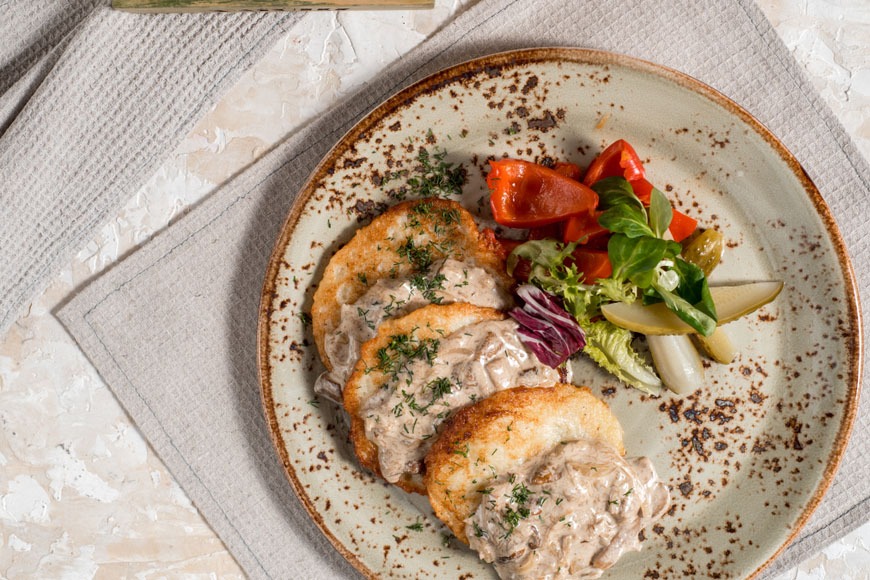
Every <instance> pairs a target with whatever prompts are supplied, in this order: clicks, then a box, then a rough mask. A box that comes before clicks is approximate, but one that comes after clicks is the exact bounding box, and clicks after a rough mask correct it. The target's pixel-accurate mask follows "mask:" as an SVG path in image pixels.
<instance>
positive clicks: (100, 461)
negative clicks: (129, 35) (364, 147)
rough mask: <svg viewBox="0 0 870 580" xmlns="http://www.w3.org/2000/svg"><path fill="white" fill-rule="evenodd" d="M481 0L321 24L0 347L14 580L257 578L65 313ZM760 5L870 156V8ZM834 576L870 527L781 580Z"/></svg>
mask: <svg viewBox="0 0 870 580" xmlns="http://www.w3.org/2000/svg"><path fill="white" fill-rule="evenodd" d="M472 1H473V0H437V1H436V8H435V9H434V10H431V11H415V12H408V11H402V12H337V13H336V12H317V13H313V14H312V15H311V17H310V18H307V19H306V20H305V21H304V22H303V23H301V24H300V25H298V26H297V27H296V28H294V29H293V30H291V31H290V33H288V34H287V35H286V36H285V38H283V39H282V40H281V41H280V42H278V43H277V45H276V46H275V47H274V48H273V49H272V50H271V51H270V52H269V54H268V55H267V56H266V57H265V58H264V59H263V60H262V61H261V62H260V63H258V64H257V65H256V66H255V67H253V68H252V69H251V70H250V71H248V72H247V73H246V74H245V75H244V77H243V78H242V80H241V81H240V82H239V83H238V84H237V86H236V87H234V88H233V89H232V90H231V91H230V92H229V93H228V94H227V95H225V97H224V98H223V99H222V100H221V101H220V102H219V103H218V104H217V105H215V107H214V108H213V110H212V111H211V112H210V113H209V114H208V115H207V116H206V117H205V118H203V119H202V120H201V121H200V123H199V124H198V125H197V127H196V128H195V129H194V130H193V131H192V132H191V134H190V135H188V136H187V138H186V139H185V140H184V142H183V143H182V145H181V146H180V147H179V149H178V150H177V151H176V152H175V153H174V154H173V155H172V156H170V157H169V159H167V161H166V162H165V163H164V165H163V166H162V167H161V168H160V169H159V170H158V171H157V172H156V174H155V175H154V176H153V177H152V178H151V179H150V180H149V181H148V183H147V184H146V185H145V186H144V187H143V188H142V189H141V190H140V191H139V192H138V193H137V194H136V195H135V196H134V198H133V199H131V200H130V201H129V203H128V204H127V205H126V206H125V207H124V208H123V210H122V211H121V212H120V213H119V214H118V215H117V216H116V217H115V218H114V219H112V220H111V221H110V222H109V223H107V224H106V225H105V226H104V227H103V229H102V230H101V231H100V233H99V234H98V235H97V236H96V237H95V238H94V239H93V240H92V241H91V242H90V243H89V244H88V245H87V246H86V247H85V248H83V249H82V250H81V252H80V253H79V254H78V256H77V257H76V258H75V259H74V260H73V261H72V263H70V264H69V265H68V266H67V268H66V269H65V270H64V272H63V273H62V274H61V275H59V276H58V277H57V279H56V280H55V281H54V282H53V284H52V285H51V286H50V288H49V289H48V290H47V291H46V292H45V293H44V294H43V295H42V296H40V297H39V298H38V299H36V300H35V301H34V303H33V304H32V305H31V307H30V310H29V313H28V314H27V315H26V316H24V317H22V318H21V319H20V320H18V322H17V323H16V324H15V325H14V327H13V328H12V330H11V331H10V333H9V334H8V335H7V336H6V337H5V338H4V339H2V340H0V578H10V579H12V578H70V579H79V578H137V579H151V578H164V577H173V578H241V577H242V576H243V574H242V572H241V571H240V569H239V568H238V566H237V565H236V563H235V562H234V560H233V558H232V556H230V554H229V553H228V552H227V551H226V550H225V548H224V547H223V545H222V544H221V542H220V540H218V538H217V537H216V536H215V535H214V533H213V532H212V531H211V530H210V529H209V527H208V526H207V525H206V524H205V523H204V522H203V520H202V519H201V517H200V516H199V514H198V513H197V511H196V509H195V508H194V507H193V506H192V505H191V503H190V501H189V499H188V498H187V496H186V495H185V494H184V492H183V491H182V490H181V489H180V488H179V487H178V486H177V485H176V484H175V482H174V481H173V479H172V477H171V475H170V474H169V473H168V472H167V471H166V469H165V467H164V466H163V464H162V463H161V462H160V460H159V459H158V458H157V457H156V456H155V455H154V453H153V452H152V450H151V449H150V448H149V447H148V445H147V443H146V442H145V441H144V440H143V439H142V437H141V435H140V434H139V432H138V430H137V429H136V427H135V426H134V425H133V424H132V423H131V422H130V420H129V418H128V417H127V416H126V415H125V413H124V411H123V410H122V409H121V407H120V406H119V405H118V403H117V401H116V400H115V398H114V397H113V395H112V393H111V391H110V390H109V389H108V387H107V386H106V385H105V384H104V383H103V382H102V380H101V379H100V377H99V376H98V375H97V373H96V372H95V371H94V369H93V368H92V367H91V366H90V364H89V363H88V361H87V359H86V358H85V357H84V355H83V354H82V353H81V352H80V351H79V349H78V348H77V346H76V344H75V343H74V342H73V341H72V339H71V338H70V337H69V336H68V335H67V334H66V333H65V331H64V330H63V328H62V327H61V326H60V324H59V323H58V322H57V321H56V320H55V319H54V318H53V317H52V316H51V313H50V312H51V309H52V308H53V307H54V306H55V305H57V304H58V303H59V302H60V301H61V300H62V299H63V298H64V297H65V296H67V295H68V294H69V293H70V292H71V290H72V289H73V288H74V287H75V286H77V285H78V284H80V283H82V282H84V281H86V280H87V279H89V278H91V277H92V276H94V275H95V274H96V273H98V272H100V271H102V270H103V269H104V268H106V267H107V266H108V265H110V264H112V263H113V262H114V261H116V260H117V259H118V257H119V256H122V255H124V254H125V253H126V252H128V251H129V250H131V249H132V248H135V247H136V246H138V245H140V244H142V243H143V242H145V241H146V240H147V239H148V238H149V237H150V236H151V235H153V234H154V233H155V232H156V231H158V230H160V229H161V228H163V227H165V226H166V225H167V224H170V223H171V222H172V221H173V220H174V219H176V218H177V217H178V216H179V215H181V214H182V213H183V212H185V211H187V210H188V209H189V208H190V207H191V206H192V205H193V204H195V203H196V202H197V201H199V200H201V199H203V198H204V197H205V196H207V195H208V194H209V193H210V192H211V191H212V190H213V189H214V188H215V187H216V186H217V185H218V184H220V183H222V182H223V181H225V180H226V179H227V178H228V177H229V176H230V175H232V174H233V173H234V172H236V171H238V170H239V169H241V168H243V167H244V166H246V165H247V164H249V163H250V162H251V161H253V160H254V159H256V158H257V157H258V156H260V155H261V154H263V153H264V152H265V151H267V150H268V149H269V148H270V147H271V146H272V145H274V144H275V143H276V142H278V141H279V140H280V139H282V138H283V137H285V136H286V135H287V134H289V133H291V132H292V131H293V130H294V129H295V128H297V127H299V126H301V125H302V124H304V123H305V122H306V121H307V120H310V119H312V118H313V117H315V116H316V115H318V114H321V113H322V112H324V111H325V110H326V109H327V107H328V104H329V103H330V102H332V101H333V100H334V99H335V98H336V97H340V96H342V95H345V94H348V93H350V92H352V91H353V90H354V89H356V88H358V87H359V86H360V85H361V84H362V83H364V82H365V81H366V80H367V79H369V78H371V77H372V75H374V74H375V73H376V72H377V71H378V70H379V69H381V68H382V67H383V66H384V65H386V64H387V63H389V62H391V61H393V60H394V59H396V58H398V57H399V56H401V55H402V54H404V53H405V52H406V51H407V50H408V49H410V48H411V47H413V46H415V45H416V44H418V43H419V42H420V41H422V40H423V39H424V38H426V36H428V35H429V34H431V33H432V32H434V31H435V30H437V28H438V27H439V26H440V25H441V24H442V23H443V22H445V20H446V19H447V18H448V17H449V16H450V15H451V14H454V13H456V12H458V11H460V10H462V9H463V7H465V6H466V5H468V4H470V3H471V2H472ZM759 3H760V6H761V8H762V10H763V11H764V12H765V14H766V15H767V16H768V18H770V20H771V21H772V23H773V25H774V26H775V28H776V30H777V32H778V33H779V34H780V36H781V37H782V39H783V40H784V41H785V43H786V44H787V45H788V47H789V49H790V50H791V51H792V52H793V54H794V55H795V57H796V58H797V60H798V61H799V62H800V64H801V65H802V66H803V67H804V69H805V70H806V71H807V73H808V74H809V76H810V78H811V79H812V81H813V83H814V84H815V86H816V88H817V89H818V90H819V91H820V92H821V94H822V96H823V97H824V98H825V100H826V101H827V103H828V104H829V105H830V107H831V108H832V109H833V111H834V113H835V114H836V115H837V116H838V117H839V119H840V120H841V122H842V123H843V125H844V126H845V127H846V129H847V131H848V132H849V133H850V134H851V135H852V137H853V139H854V140H855V141H856V143H857V144H858V147H859V149H860V150H861V152H862V153H863V154H864V155H865V156H867V157H868V158H870V2H868V1H867V0H760V2H759ZM373 30H377V31H378V33H377V34H374V35H373V34H372V31H373ZM821 578H826V579H827V578H830V579H844V580H859V579H861V580H867V579H870V523H868V524H865V525H864V526H863V527H861V528H859V529H858V530H856V531H855V532H853V533H851V534H850V535H848V536H847V537H846V538H844V539H843V540H841V541H838V542H836V543H835V544H833V545H831V546H830V547H828V548H827V549H825V550H824V551H823V552H822V553H820V554H819V555H817V556H815V557H813V558H811V559H810V560H808V561H806V562H804V563H802V564H801V565H799V566H798V567H796V568H795V569H793V570H791V571H789V572H787V573H784V574H782V575H781V576H780V577H779V578H778V579H777V580H810V579H821Z"/></svg>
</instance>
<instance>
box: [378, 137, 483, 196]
mask: <svg viewBox="0 0 870 580" xmlns="http://www.w3.org/2000/svg"><path fill="white" fill-rule="evenodd" d="M446 157H447V150H445V149H439V148H438V147H433V149H432V153H430V152H429V150H428V149H426V148H425V147H420V148H419V149H418V150H417V159H416V161H417V163H416V164H415V165H414V167H413V168H411V169H410V170H408V169H405V170H401V171H394V172H392V173H390V174H389V175H387V176H386V178H385V179H384V181H383V182H382V185H385V184H387V183H389V182H392V181H396V180H398V179H402V178H405V183H404V184H402V185H400V186H398V187H396V188H394V189H391V190H387V192H386V193H387V195H389V196H390V197H392V198H393V199H397V200H403V199H405V198H407V197H408V196H409V195H411V196H416V197H450V196H451V195H453V196H458V195H461V194H462V187H463V186H464V185H465V183H466V181H467V180H468V173H467V171H466V170H465V167H463V166H462V165H461V164H459V165H456V164H454V163H450V162H448V161H446V160H445V159H446Z"/></svg>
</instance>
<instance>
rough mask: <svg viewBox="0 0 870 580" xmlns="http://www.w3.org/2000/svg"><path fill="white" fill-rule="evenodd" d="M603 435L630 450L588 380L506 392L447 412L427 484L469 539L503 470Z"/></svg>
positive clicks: (448, 519)
mask: <svg viewBox="0 0 870 580" xmlns="http://www.w3.org/2000/svg"><path fill="white" fill-rule="evenodd" d="M578 439H592V440H598V441H604V442H606V443H608V444H610V445H611V446H613V447H614V448H615V449H617V450H618V451H619V453H620V454H624V453H625V449H624V447H623V443H622V427H620V425H619V422H618V421H617V419H616V417H615V416H614V415H613V413H612V412H611V411H610V408H609V407H608V406H607V404H606V403H604V402H603V401H601V400H600V399H598V398H596V397H595V396H594V395H593V394H592V392H591V391H590V390H589V389H588V388H586V387H577V386H574V385H569V384H564V383H558V384H556V385H554V386H553V387H536V388H528V387H517V388H514V389H508V390H506V391H500V392H498V393H496V394H494V395H492V396H491V397H488V398H486V399H484V400H482V401H479V402H477V403H475V404H474V405H471V406H469V407H466V408H464V409H462V410H461V411H459V412H458V413H456V414H455V415H453V416H452V417H451V418H450V419H448V420H447V421H446V422H445V423H444V424H443V425H442V429H441V433H440V434H439V436H438V440H437V441H436V442H435V444H434V446H433V447H432V449H431V450H430V451H429V454H428V455H427V456H426V471H425V484H426V489H427V491H428V494H429V501H430V503H431V504H432V508H433V509H434V511H435V515H437V516H438V517H439V518H440V519H441V520H442V521H443V522H444V523H445V524H447V526H448V527H449V528H450V530H451V531H452V532H453V533H454V534H455V535H456V537H457V538H459V539H460V540H462V541H463V542H465V543H468V537H467V536H466V534H465V519H466V518H467V517H468V516H469V515H471V514H472V513H474V511H475V510H476V509H477V506H478V505H479V504H480V499H481V497H482V495H481V493H480V492H479V490H481V489H484V488H486V487H487V485H488V483H489V482H491V481H492V480H493V479H494V478H495V477H496V476H498V475H503V474H507V473H512V472H514V471H516V470H517V468H518V467H519V466H521V465H522V464H523V463H524V462H525V461H527V460H530V459H532V458H536V457H539V456H541V455H543V454H546V453H548V452H549V451H551V450H552V449H553V448H555V447H556V446H557V445H559V444H560V443H561V442H563V441H574V440H578Z"/></svg>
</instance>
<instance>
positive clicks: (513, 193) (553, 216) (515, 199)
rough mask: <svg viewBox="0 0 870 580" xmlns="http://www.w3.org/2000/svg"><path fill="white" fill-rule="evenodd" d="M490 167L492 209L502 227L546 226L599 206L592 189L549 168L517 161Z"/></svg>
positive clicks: (509, 160)
mask: <svg viewBox="0 0 870 580" xmlns="http://www.w3.org/2000/svg"><path fill="white" fill-rule="evenodd" d="M490 167H491V169H490V172H489V175H488V176H487V178H486V184H487V185H488V186H489V188H490V190H492V193H491V195H490V206H491V207H492V215H493V217H494V218H495V221H496V222H498V223H500V224H501V225H504V226H509V227H515V228H531V227H539V226H545V225H547V224H552V223H556V222H560V221H563V220H565V219H566V218H568V217H570V216H573V215H577V214H581V213H589V212H591V211H592V210H593V209H594V208H595V206H596V205H598V194H596V193H595V192H594V191H592V189H590V188H589V187H586V186H585V185H583V184H582V183H580V182H579V181H574V180H573V179H569V178H567V177H565V176H564V175H562V174H560V173H558V172H556V171H554V170H552V169H549V168H547V167H543V166H541V165H537V164H535V163H529V162H528V161H520V160H517V159H502V160H500V161H491V162H490Z"/></svg>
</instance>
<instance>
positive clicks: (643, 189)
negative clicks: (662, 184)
mask: <svg viewBox="0 0 870 580" xmlns="http://www.w3.org/2000/svg"><path fill="white" fill-rule="evenodd" d="M629 183H630V184H631V189H633V190H634V194H635V195H636V196H637V198H638V199H639V200H640V202H641V203H642V204H643V205H645V206H649V202H650V198H651V197H652V190H653V184H652V183H650V182H649V181H647V180H646V179H636V180H635V181H629Z"/></svg>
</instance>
